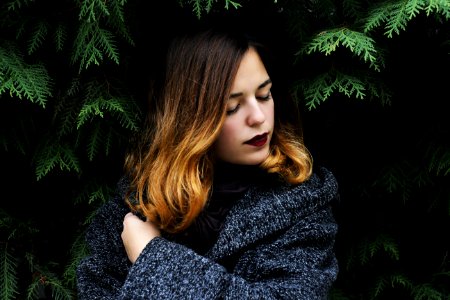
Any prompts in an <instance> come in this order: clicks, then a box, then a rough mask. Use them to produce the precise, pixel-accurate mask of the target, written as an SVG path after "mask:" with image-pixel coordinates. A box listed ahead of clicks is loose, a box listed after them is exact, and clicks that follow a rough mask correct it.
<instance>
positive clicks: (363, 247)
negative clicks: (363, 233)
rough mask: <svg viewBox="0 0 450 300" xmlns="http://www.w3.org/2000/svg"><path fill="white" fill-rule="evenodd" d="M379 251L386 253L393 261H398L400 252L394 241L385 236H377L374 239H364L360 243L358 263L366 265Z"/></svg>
mask: <svg viewBox="0 0 450 300" xmlns="http://www.w3.org/2000/svg"><path fill="white" fill-rule="evenodd" d="M381 251H383V252H384V253H387V254H388V255H389V257H390V258H391V259H393V260H399V259H400V252H399V249H398V245H397V243H396V242H395V240H394V239H393V238H392V237H390V236H388V235H386V234H379V235H377V236H376V238H375V239H371V240H369V239H365V240H364V241H362V242H361V243H360V245H359V262H360V263H361V264H366V263H367V262H369V261H370V260H371V258H373V257H374V256H375V255H376V254H378V253H379V252H381Z"/></svg>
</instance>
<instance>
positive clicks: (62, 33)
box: [54, 23, 67, 52]
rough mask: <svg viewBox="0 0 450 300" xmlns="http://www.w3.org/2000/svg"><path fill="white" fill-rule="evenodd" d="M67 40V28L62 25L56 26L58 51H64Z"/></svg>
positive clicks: (55, 35) (55, 37)
mask: <svg viewBox="0 0 450 300" xmlns="http://www.w3.org/2000/svg"><path fill="white" fill-rule="evenodd" d="M66 40H67V29H66V26H65V25H64V24H63V23H61V24H58V25H57V26H56V29H55V34H54V41H55V48H56V51H57V52H58V51H62V49H63V48H64V44H65V43H66Z"/></svg>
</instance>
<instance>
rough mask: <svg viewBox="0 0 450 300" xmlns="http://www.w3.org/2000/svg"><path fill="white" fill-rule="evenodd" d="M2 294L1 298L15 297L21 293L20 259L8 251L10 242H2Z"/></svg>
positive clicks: (0, 255)
mask: <svg viewBox="0 0 450 300" xmlns="http://www.w3.org/2000/svg"><path fill="white" fill-rule="evenodd" d="M0 246H1V247H0V272H1V273H0V296H1V299H4V300H9V299H11V300H12V299H15V296H16V295H17V294H19V291H18V278H17V265H18V261H17V258H15V257H14V255H12V254H10V253H9V251H8V243H5V244H0Z"/></svg>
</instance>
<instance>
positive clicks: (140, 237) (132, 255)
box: [121, 212, 161, 264]
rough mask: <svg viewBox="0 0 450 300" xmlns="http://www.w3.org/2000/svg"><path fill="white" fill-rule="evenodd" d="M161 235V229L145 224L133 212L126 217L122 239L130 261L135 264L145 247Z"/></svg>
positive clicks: (148, 222)
mask: <svg viewBox="0 0 450 300" xmlns="http://www.w3.org/2000/svg"><path fill="white" fill-rule="evenodd" d="M160 235H161V233H160V231H159V229H158V228H157V227H156V226H155V225H153V224H152V223H151V222H150V221H146V222H144V221H142V220H141V219H139V218H138V217H137V216H135V215H134V214H132V213H131V212H130V213H127V214H126V215H125V217H124V219H123V231H122V235H121V237H122V242H123V245H124V246H125V250H126V252H127V255H128V259H129V260H130V261H131V262H132V263H133V264H134V262H135V261H136V259H137V258H138V256H139V255H140V254H141V252H142V250H144V248H145V246H146V245H147V244H148V243H149V242H150V241H151V240H152V239H153V238H155V237H157V236H160Z"/></svg>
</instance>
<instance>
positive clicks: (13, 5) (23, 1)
mask: <svg viewBox="0 0 450 300" xmlns="http://www.w3.org/2000/svg"><path fill="white" fill-rule="evenodd" d="M31 2H34V0H12V1H10V2H9V3H8V4H7V7H8V10H9V11H17V10H19V9H21V8H22V6H27V5H29V4H30V3H31Z"/></svg>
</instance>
